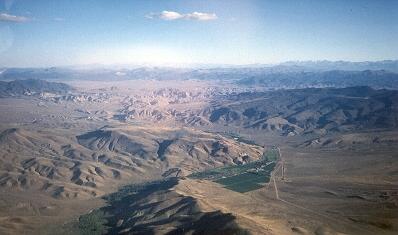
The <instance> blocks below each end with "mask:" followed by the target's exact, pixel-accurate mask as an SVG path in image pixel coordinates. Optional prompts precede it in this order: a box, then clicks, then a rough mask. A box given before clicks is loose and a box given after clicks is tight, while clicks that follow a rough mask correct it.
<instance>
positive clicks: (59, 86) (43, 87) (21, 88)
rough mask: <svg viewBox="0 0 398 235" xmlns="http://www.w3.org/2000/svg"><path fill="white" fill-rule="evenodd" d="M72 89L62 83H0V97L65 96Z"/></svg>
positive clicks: (30, 81)
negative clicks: (53, 94)
mask: <svg viewBox="0 0 398 235" xmlns="http://www.w3.org/2000/svg"><path fill="white" fill-rule="evenodd" d="M72 90H73V88H72V87H71V86H69V85H67V84H64V83H58V82H47V81H44V80H36V79H28V80H15V81H11V82H3V81H0V97H8V96H20V95H31V94H36V93H41V92H50V93H56V94H65V93H68V92H69V91H72Z"/></svg>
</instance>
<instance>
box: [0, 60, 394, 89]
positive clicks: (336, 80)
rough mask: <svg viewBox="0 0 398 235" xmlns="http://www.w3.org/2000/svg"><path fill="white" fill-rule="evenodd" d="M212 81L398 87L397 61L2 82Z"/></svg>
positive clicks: (53, 71)
mask: <svg viewBox="0 0 398 235" xmlns="http://www.w3.org/2000/svg"><path fill="white" fill-rule="evenodd" d="M23 79H43V80H64V81H65V80H112V81H113V80H135V79H145V80H147V79H154V80H189V79H196V80H212V81H224V82H233V83H236V84H238V85H244V86H260V87H265V88H271V89H280V88H305V87H348V86H371V87H374V88H389V89H397V88H398V60H386V61H377V62H347V61H304V62H300V61H298V62H294V61H293V62H285V63H281V64H276V65H247V66H225V65H223V66H219V67H217V66H214V67H210V66H194V67H184V68H177V67H151V66H143V67H137V66H134V67H133V66H115V67H109V66H108V67H105V66H104V67H100V66H89V67H87V68H85V67H81V66H79V67H52V68H3V69H0V80H23Z"/></svg>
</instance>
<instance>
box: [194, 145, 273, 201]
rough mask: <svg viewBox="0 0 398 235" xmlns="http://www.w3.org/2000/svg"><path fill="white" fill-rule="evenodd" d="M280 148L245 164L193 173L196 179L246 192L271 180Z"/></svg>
mask: <svg viewBox="0 0 398 235" xmlns="http://www.w3.org/2000/svg"><path fill="white" fill-rule="evenodd" d="M278 156H279V154H278V150H277V149H276V148H271V149H269V150H267V151H265V152H264V154H263V157H262V159H260V160H258V161H254V162H250V163H247V164H244V165H233V166H226V167H220V168H215V169H209V170H206V171H202V172H197V173H194V174H191V175H190V176H189V177H190V178H194V179H206V180H211V181H214V182H216V183H219V184H222V185H224V187H225V188H227V189H230V190H233V191H236V192H240V193H245V192H249V191H252V190H256V189H259V188H261V187H263V185H264V184H265V183H268V182H269V180H270V176H271V172H272V170H273V169H274V168H275V165H276V161H277V159H278Z"/></svg>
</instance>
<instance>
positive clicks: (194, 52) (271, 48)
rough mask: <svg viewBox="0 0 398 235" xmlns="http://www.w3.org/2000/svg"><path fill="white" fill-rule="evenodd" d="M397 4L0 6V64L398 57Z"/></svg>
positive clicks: (263, 1) (160, 1)
mask: <svg viewBox="0 0 398 235" xmlns="http://www.w3.org/2000/svg"><path fill="white" fill-rule="evenodd" d="M397 41H398V1H396V0H391V1H387V0H385V1H383V0H374V1H366V0H361V1H359V0H358V1H356V0H349V1H348V0H346V1H340V0H330V1H329V0H322V1H315V0H313V1H310V0H308V1H304V0H303V1H299V0H296V1H282V0H279V1H267V0H205V1H200V0H195V1H193V0H179V1H177V0H175V1H173V0H170V1H168V0H157V1H155V0H135V1H134V0H117V1H116V0H108V1H104V0H95V1H94V0H84V1H82V0H68V1H61V0H57V1H53V0H47V1H44V0H0V66H7V67H31V66H32V67H37V66H39V67H41V66H60V65H78V64H93V63H100V64H136V63H154V64H162V63H177V64H179V63H206V64H253V63H278V62H282V61H288V60H324V59H327V60H350V61H365V60H384V59H398V43H397Z"/></svg>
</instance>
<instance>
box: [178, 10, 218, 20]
mask: <svg viewBox="0 0 398 235" xmlns="http://www.w3.org/2000/svg"><path fill="white" fill-rule="evenodd" d="M185 18H187V19H190V20H201V21H207V20H216V19H217V15H216V14H214V13H202V12H196V11H195V12H193V13H190V14H186V15H185Z"/></svg>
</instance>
